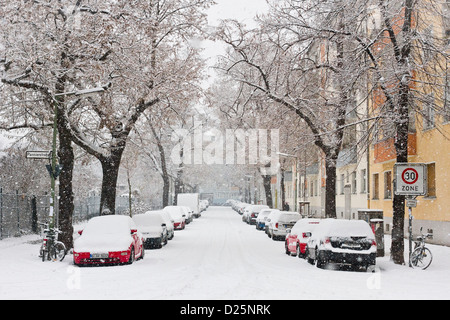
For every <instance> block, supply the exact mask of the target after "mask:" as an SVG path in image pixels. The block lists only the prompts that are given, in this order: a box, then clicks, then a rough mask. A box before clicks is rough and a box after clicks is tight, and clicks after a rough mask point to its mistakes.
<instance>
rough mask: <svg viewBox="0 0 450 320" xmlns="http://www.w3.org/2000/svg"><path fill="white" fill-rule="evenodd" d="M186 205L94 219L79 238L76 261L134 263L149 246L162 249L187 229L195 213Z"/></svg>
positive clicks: (77, 263)
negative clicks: (131, 214)
mask: <svg viewBox="0 0 450 320" xmlns="http://www.w3.org/2000/svg"><path fill="white" fill-rule="evenodd" d="M196 216H197V217H200V215H198V214H197V215H194V212H193V210H192V209H190V208H189V207H186V206H167V207H165V208H164V209H162V210H154V211H147V212H146V213H144V214H137V215H134V216H133V217H132V218H130V217H129V216H120V215H111V216H100V217H94V218H92V219H90V220H89V221H88V223H87V225H86V226H85V228H84V229H83V230H81V231H78V233H79V235H80V237H78V238H77V239H75V241H74V246H73V262H74V264H75V265H80V266H81V265H105V264H131V263H133V262H134V261H136V260H139V259H143V258H144V256H145V250H146V249H159V248H162V247H163V246H164V245H167V243H168V242H169V240H172V239H173V237H174V236H175V230H183V229H185V228H186V225H187V224H189V223H191V222H192V221H193V219H194V217H196Z"/></svg>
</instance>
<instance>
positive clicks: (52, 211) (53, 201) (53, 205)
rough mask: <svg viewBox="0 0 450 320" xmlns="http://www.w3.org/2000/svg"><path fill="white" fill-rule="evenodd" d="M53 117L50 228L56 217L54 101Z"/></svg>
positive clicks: (56, 102)
mask: <svg viewBox="0 0 450 320" xmlns="http://www.w3.org/2000/svg"><path fill="white" fill-rule="evenodd" d="M53 104H54V107H53V108H54V111H53V112H54V115H53V140H52V158H51V173H50V178H51V195H50V214H49V216H50V228H54V227H55V215H56V210H55V209H56V177H55V172H56V138H57V132H58V123H57V121H58V100H57V99H55V101H54V102H53Z"/></svg>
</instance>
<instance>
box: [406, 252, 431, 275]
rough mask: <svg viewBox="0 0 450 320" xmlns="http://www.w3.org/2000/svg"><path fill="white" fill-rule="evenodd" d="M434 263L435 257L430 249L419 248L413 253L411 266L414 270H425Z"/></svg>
mask: <svg viewBox="0 0 450 320" xmlns="http://www.w3.org/2000/svg"><path fill="white" fill-rule="evenodd" d="M431 261H433V255H432V254H431V251H430V250H429V249H428V248H417V249H416V250H414V251H413V253H411V265H412V267H413V268H420V269H422V270H425V269H426V268H428V267H429V266H430V264H431Z"/></svg>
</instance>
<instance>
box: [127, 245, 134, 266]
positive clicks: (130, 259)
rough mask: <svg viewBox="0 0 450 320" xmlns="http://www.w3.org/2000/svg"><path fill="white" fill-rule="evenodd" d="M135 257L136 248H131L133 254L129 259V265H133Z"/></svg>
mask: <svg viewBox="0 0 450 320" xmlns="http://www.w3.org/2000/svg"><path fill="white" fill-rule="evenodd" d="M134 259H135V256H134V247H131V253H130V258H129V259H128V264H132V263H133V262H134Z"/></svg>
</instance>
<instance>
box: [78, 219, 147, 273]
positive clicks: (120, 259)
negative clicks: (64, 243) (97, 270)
mask: <svg viewBox="0 0 450 320" xmlns="http://www.w3.org/2000/svg"><path fill="white" fill-rule="evenodd" d="M78 233H79V234H80V235H81V236H80V237H79V238H78V239H76V240H75V241H74V245H73V262H74V264H75V265H102V264H126V263H128V264H131V263H133V262H134V261H135V260H136V259H142V258H144V255H145V251H144V247H143V243H144V239H143V237H142V235H141V233H140V232H139V231H138V229H137V227H136V224H135V223H134V221H133V219H131V218H130V217H129V216H117V215H111V216H100V217H95V218H92V219H91V220H89V222H88V223H87V225H86V227H85V228H84V229H83V230H82V231H79V232H78Z"/></svg>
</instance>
